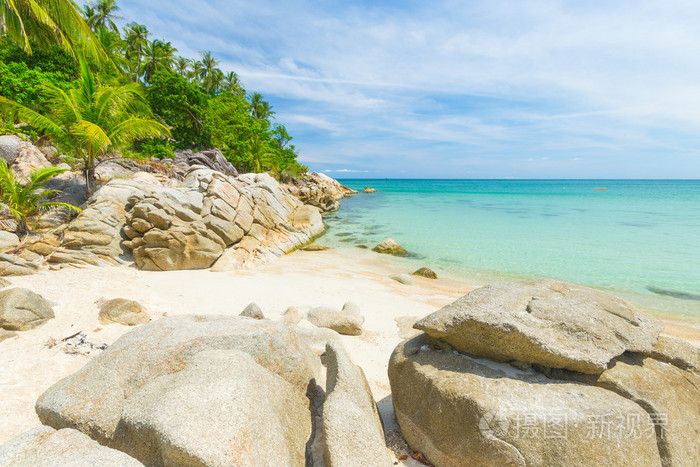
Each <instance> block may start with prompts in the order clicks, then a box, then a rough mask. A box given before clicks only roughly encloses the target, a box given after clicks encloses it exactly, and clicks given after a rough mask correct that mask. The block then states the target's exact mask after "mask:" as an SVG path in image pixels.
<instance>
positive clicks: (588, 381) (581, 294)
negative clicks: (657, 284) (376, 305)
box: [389, 280, 700, 467]
mask: <svg viewBox="0 0 700 467" xmlns="http://www.w3.org/2000/svg"><path fill="white" fill-rule="evenodd" d="M414 327H415V328H417V329H419V330H423V331H426V332H427V334H420V335H418V336H416V337H413V338H411V339H410V340H408V341H404V342H403V343H401V344H400V345H399V346H398V347H397V348H396V350H395V351H394V353H393V355H392V357H391V361H390V363H389V381H390V384H391V389H392V398H393V403H394V409H395V412H396V416H397V419H398V422H399V425H400V426H401V430H402V433H403V435H404V437H405V438H406V440H407V441H408V443H409V444H410V445H411V447H412V448H413V449H416V450H419V451H421V452H422V453H423V454H424V455H425V456H426V457H427V459H428V460H429V461H430V462H432V463H434V464H435V465H436V466H438V467H440V466H443V465H446V466H461V465H493V466H501V465H523V466H524V465H562V466H563V465H596V464H605V465H657V466H658V465H663V466H672V465H695V464H698V462H700V447H698V444H697V441H696V440H697V437H698V434H699V433H700V421H699V420H700V405H698V403H697V401H698V400H700V374H699V373H698V372H697V370H696V368H697V356H698V351H697V349H694V348H693V347H692V346H689V345H688V344H685V345H684V343H682V342H681V341H678V340H676V339H673V338H667V337H663V336H662V337H661V338H658V334H659V331H660V325H658V324H657V323H656V322H655V321H653V320H652V319H651V318H649V317H646V316H645V315H643V314H642V313H641V312H640V311H639V310H637V309H635V308H634V307H633V306H632V305H630V304H629V303H627V302H624V301H623V300H621V299H619V298H617V297H613V296H611V295H608V294H605V293H603V292H600V291H596V290H592V289H588V288H586V287H579V286H575V285H572V284H566V283H563V282H558V281H552V280H538V281H527V282H518V283H511V284H493V285H489V286H486V287H483V288H481V289H477V290H475V291H473V292H471V293H470V294H468V295H467V296H465V297H463V298H461V299H459V300H457V301H456V302H454V303H453V304H452V305H448V306H447V307H445V308H443V309H442V310H439V311H437V312H435V313H433V314H432V315H430V316H428V317H427V318H424V319H422V320H420V321H418V322H417V323H416V325H415V326H414ZM506 362H508V363H506Z"/></svg>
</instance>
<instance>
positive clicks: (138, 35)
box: [124, 23, 148, 81]
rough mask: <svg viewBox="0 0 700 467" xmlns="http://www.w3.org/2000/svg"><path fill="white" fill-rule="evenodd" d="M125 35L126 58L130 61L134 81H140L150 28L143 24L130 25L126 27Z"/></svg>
mask: <svg viewBox="0 0 700 467" xmlns="http://www.w3.org/2000/svg"><path fill="white" fill-rule="evenodd" d="M124 33H125V37H126V39H125V41H126V57H127V58H128V59H129V63H130V65H131V73H132V75H133V77H134V81H138V80H139V73H140V72H141V59H142V58H143V51H144V48H145V47H146V46H147V45H148V28H146V26H144V25H143V24H138V23H129V24H127V25H126V28H125V29H124Z"/></svg>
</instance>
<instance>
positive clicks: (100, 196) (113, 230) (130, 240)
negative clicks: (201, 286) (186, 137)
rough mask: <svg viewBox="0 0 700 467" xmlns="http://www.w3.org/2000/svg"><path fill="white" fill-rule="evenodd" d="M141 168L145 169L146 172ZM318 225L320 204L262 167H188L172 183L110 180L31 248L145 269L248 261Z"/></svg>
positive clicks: (316, 231)
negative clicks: (229, 170)
mask: <svg viewBox="0 0 700 467" xmlns="http://www.w3.org/2000/svg"><path fill="white" fill-rule="evenodd" d="M146 175H147V174H146ZM323 231H324V226H323V221H322V219H321V216H320V213H319V211H318V209H316V208H314V207H313V206H308V205H304V204H303V203H301V202H300V201H298V200H297V199H295V198H294V197H292V196H290V195H289V194H287V193H285V192H283V191H282V190H281V189H280V186H279V184H278V183H277V182H276V181H275V180H274V179H273V178H272V177H270V176H269V175H266V174H257V175H255V174H245V175H241V176H239V177H236V178H234V177H229V176H226V175H223V174H222V173H220V172H217V171H214V170H211V169H207V168H203V167H201V166H194V167H191V168H190V169H188V171H187V172H186V173H185V179H184V181H183V182H182V183H181V184H180V185H179V186H178V187H176V188H174V187H164V186H162V185H160V184H158V183H147V182H146V181H141V180H136V179H118V178H116V179H113V180H111V181H109V182H108V183H107V184H106V185H104V186H103V187H102V188H100V189H99V190H98V191H97V192H96V193H95V194H94V195H93V196H92V197H91V198H90V199H89V200H88V202H87V203H86V206H85V207H84V209H83V212H82V213H81V214H80V215H79V216H78V217H77V218H76V219H74V220H73V221H72V222H71V223H70V224H68V226H67V227H66V228H65V229H64V230H63V231H57V232H55V233H54V234H52V235H46V236H44V237H43V238H41V239H40V240H39V241H36V242H34V243H33V244H32V245H31V246H30V247H29V248H30V250H31V251H33V252H35V253H37V254H40V255H43V256H46V257H47V258H48V261H49V262H50V263H54V264H75V263H77V264H92V265H104V264H116V263H118V262H120V261H121V260H122V258H128V255H129V254H130V253H133V258H134V260H135V262H136V264H137V265H138V266H139V267H140V268H144V269H150V270H172V269H198V268H208V267H211V266H212V265H213V264H214V263H215V262H216V265H215V267H214V270H217V271H225V270H230V269H238V268H248V267H252V266H255V265H258V264H262V263H265V262H268V261H271V260H273V259H274V258H276V257H278V256H280V255H282V254H284V253H287V252H289V251H292V250H294V249H296V248H298V247H300V246H303V245H305V244H307V243H309V242H311V241H312V240H313V239H314V238H315V237H316V236H318V235H320V234H321V233H322V232H323Z"/></svg>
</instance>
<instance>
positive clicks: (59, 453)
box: [0, 426, 143, 467]
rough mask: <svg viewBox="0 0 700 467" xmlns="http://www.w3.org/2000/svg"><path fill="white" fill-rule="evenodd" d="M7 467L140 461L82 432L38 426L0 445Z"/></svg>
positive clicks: (108, 466) (134, 465) (106, 466)
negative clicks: (101, 443) (102, 444)
mask: <svg viewBox="0 0 700 467" xmlns="http://www.w3.org/2000/svg"><path fill="white" fill-rule="evenodd" d="M0 465H3V466H6V467H23V466H30V465H31V466H33V467H57V466H62V465H66V466H67V465H70V466H71V467H113V466H120V467H139V466H143V464H142V463H141V462H139V461H137V460H136V459H134V458H133V457H131V456H128V455H127V454H124V453H123V452H120V451H117V450H115V449H110V448H108V447H105V446H101V445H100V443H98V442H97V441H95V440H92V439H90V437H88V436H86V435H84V434H83V433H81V432H79V431H76V430H71V429H70V428H64V429H63V430H58V431H57V430H54V429H53V428H50V427H48V426H40V427H37V428H35V429H33V430H31V431H28V432H26V433H24V434H21V435H19V436H18V437H16V438H14V439H11V440H10V441H8V442H7V443H5V444H3V445H2V446H0Z"/></svg>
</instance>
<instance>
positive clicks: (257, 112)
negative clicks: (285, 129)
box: [250, 92, 275, 120]
mask: <svg viewBox="0 0 700 467" xmlns="http://www.w3.org/2000/svg"><path fill="white" fill-rule="evenodd" d="M250 110H251V112H252V115H253V118H255V119H256V120H267V119H269V118H270V117H272V116H273V115H274V114H275V113H274V112H273V111H272V106H271V105H270V104H269V103H268V102H267V101H265V99H263V95H262V94H260V93H259V92H254V93H253V94H251V95H250Z"/></svg>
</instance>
